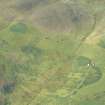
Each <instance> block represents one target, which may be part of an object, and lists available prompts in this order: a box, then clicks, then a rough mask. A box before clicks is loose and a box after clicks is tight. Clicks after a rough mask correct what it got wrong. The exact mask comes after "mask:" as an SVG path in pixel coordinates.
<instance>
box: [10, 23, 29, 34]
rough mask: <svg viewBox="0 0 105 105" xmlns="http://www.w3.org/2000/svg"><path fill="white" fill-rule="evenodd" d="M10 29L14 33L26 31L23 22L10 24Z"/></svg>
mask: <svg viewBox="0 0 105 105" xmlns="http://www.w3.org/2000/svg"><path fill="white" fill-rule="evenodd" d="M10 30H11V32H15V33H25V32H26V31H27V26H26V25H25V24H24V23H17V24H14V25H12V26H11V27H10Z"/></svg>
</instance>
